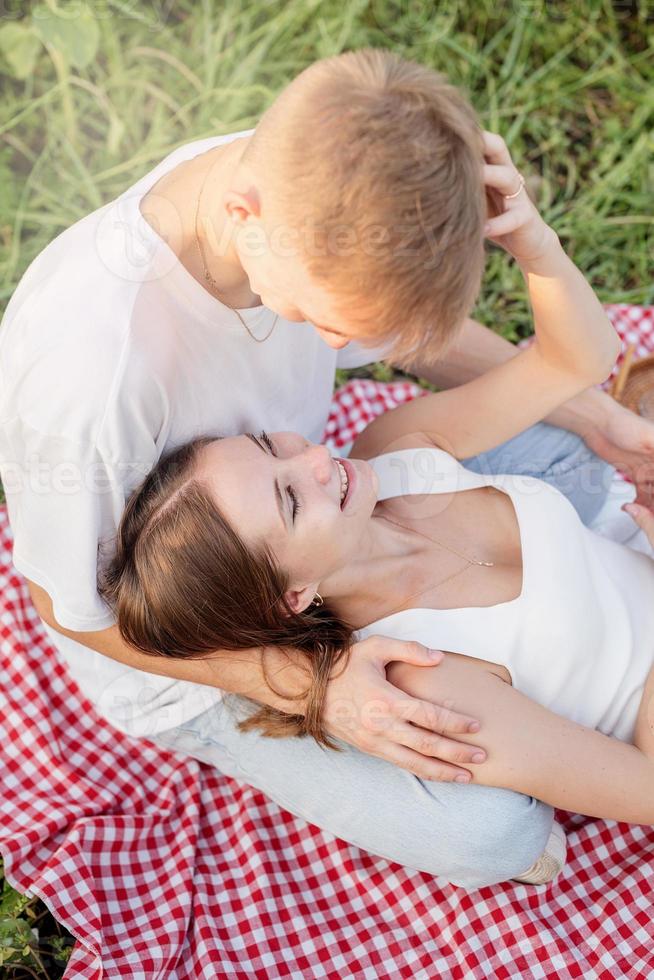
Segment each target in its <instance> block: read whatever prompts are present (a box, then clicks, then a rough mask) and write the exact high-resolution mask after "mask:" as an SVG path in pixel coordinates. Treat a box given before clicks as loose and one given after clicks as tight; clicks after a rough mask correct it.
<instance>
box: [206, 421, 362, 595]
mask: <svg viewBox="0 0 654 980" xmlns="http://www.w3.org/2000/svg"><path fill="white" fill-rule="evenodd" d="M197 472H198V476H202V477H203V478H204V479H205V480H206V482H207V483H208V485H209V486H210V488H211V491H212V493H213V495H214V498H215V500H216V503H217V505H218V507H219V508H220V510H221V512H222V513H223V515H224V516H225V518H226V519H227V520H228V521H229V523H230V524H231V525H232V527H233V528H234V530H236V531H237V532H238V534H239V535H240V536H241V537H242V538H243V540H244V541H245V542H246V543H247V544H248V545H249V546H251V547H255V548H256V547H258V546H260V545H261V544H266V545H267V546H268V547H269V548H270V550H271V552H272V554H273V556H274V558H275V560H276V562H277V563H278V565H279V567H280V568H281V569H283V570H284V571H285V572H286V573H287V574H288V576H289V592H293V593H295V592H297V595H289V601H291V603H292V604H293V605H294V606H296V609H297V610H301V609H304V608H306V607H307V606H308V605H309V603H310V602H311V601H312V599H313V596H314V593H315V591H316V587H317V585H318V583H319V582H320V581H323V580H324V579H325V578H326V577H327V576H328V575H330V574H332V573H333V572H335V571H337V570H339V569H342V568H343V567H344V566H345V565H347V564H348V563H349V562H350V561H351V560H352V559H353V558H354V557H356V555H357V553H358V552H359V553H360V546H361V544H362V542H363V539H364V536H365V532H366V528H367V526H368V523H369V520H370V516H371V514H372V512H373V510H374V507H375V503H376V501H377V493H378V489H379V484H378V480H377V475H376V473H375V472H374V470H373V469H372V467H371V466H370V465H369V464H368V463H367V462H365V461H364V460H361V459H340V458H338V460H337V458H332V456H331V455H330V453H329V450H328V449H327V448H326V447H325V446H318V445H315V444H314V443H311V442H308V441H307V440H306V439H305V438H304V437H303V436H301V435H298V434H297V433H295V432H272V433H270V434H268V435H267V434H266V433H261V434H260V435H258V436H254V435H243V436H235V437H233V438H228V439H217V440H215V441H214V442H211V443H209V444H208V445H207V446H205V447H204V449H203V450H202V455H201V457H200V463H199V466H198V471H197ZM344 493H345V496H343V494H344Z"/></svg>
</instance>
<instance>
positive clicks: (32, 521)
mask: <svg viewBox="0 0 654 980" xmlns="http://www.w3.org/2000/svg"><path fill="white" fill-rule="evenodd" d="M152 462H153V461H149V460H148V461H146V462H145V464H144V463H143V462H142V461H141V462H140V463H139V462H138V461H136V462H135V463H130V464H129V465H116V464H113V463H110V462H108V461H107V460H106V459H104V458H103V457H102V455H101V453H100V452H99V450H98V449H97V447H96V446H95V445H93V444H89V445H81V444H78V443H77V442H74V441H72V440H70V439H66V438H62V437H59V436H56V435H53V434H44V433H41V432H39V431H37V430H35V429H34V428H32V427H31V426H30V425H28V424H27V423H25V422H23V421H22V420H20V419H18V418H16V419H13V420H9V421H5V422H3V424H2V426H1V427H0V477H1V478H2V484H3V488H4V491H5V496H6V500H7V510H8V516H9V523H10V525H11V529H12V533H13V538H14V549H13V563H14V566H15V567H16V568H17V570H18V571H19V572H21V573H22V574H23V575H25V576H26V577H27V578H29V579H31V580H32V581H34V582H36V584H37V585H40V586H41V587H42V588H43V589H45V590H46V592H47V593H48V594H49V596H50V598H51V599H52V603H53V612H54V616H55V619H56V620H57V622H58V623H59V624H60V625H61V626H63V627H65V628H66V629H70V630H74V631H85V630H101V629H106V628H107V627H109V626H112V625H113V624H114V622H115V618H114V616H113V614H112V613H111V610H110V609H109V607H108V606H107V605H106V603H105V602H104V601H103V600H102V599H101V597H100V596H99V594H98V591H97V572H98V545H99V542H100V541H101V540H102V541H103V548H104V543H105V542H106V544H107V548H108V550H110V549H111V544H112V542H113V540H114V536H115V533H116V529H117V527H118V523H119V521H120V517H121V514H122V512H123V509H124V506H125V499H126V488H127V487H130V486H135V485H136V484H137V483H138V482H139V479H140V478H141V476H143V475H145V472H147V469H149V467H150V465H152ZM103 554H105V551H104V550H103Z"/></svg>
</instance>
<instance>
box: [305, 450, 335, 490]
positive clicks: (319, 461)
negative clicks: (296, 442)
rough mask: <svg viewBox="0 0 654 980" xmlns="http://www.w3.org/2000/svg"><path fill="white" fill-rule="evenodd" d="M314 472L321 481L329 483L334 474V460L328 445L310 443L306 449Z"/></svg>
mask: <svg viewBox="0 0 654 980" xmlns="http://www.w3.org/2000/svg"><path fill="white" fill-rule="evenodd" d="M304 452H305V455H306V456H307V458H308V459H309V462H310V464H311V467H312V470H313V474H314V476H315V478H316V479H317V480H318V481H319V482H320V483H329V481H330V480H331V478H332V476H333V471H334V460H333V459H332V457H331V453H330V452H329V449H327V446H316V445H309V446H307V448H306V449H305V451H304Z"/></svg>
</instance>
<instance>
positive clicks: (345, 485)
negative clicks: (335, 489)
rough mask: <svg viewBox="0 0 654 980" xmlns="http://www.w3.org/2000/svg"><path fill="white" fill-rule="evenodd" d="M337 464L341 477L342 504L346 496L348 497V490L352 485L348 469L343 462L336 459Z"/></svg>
mask: <svg viewBox="0 0 654 980" xmlns="http://www.w3.org/2000/svg"><path fill="white" fill-rule="evenodd" d="M336 465H337V466H338V471H339V473H340V477H341V504H342V503H343V501H344V500H345V498H346V497H347V491H348V490H349V487H350V481H349V480H348V476H347V470H346V469H345V467H344V466H343V464H342V463H340V462H339V461H338V460H336Z"/></svg>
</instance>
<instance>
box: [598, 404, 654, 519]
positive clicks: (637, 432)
mask: <svg viewBox="0 0 654 980" xmlns="http://www.w3.org/2000/svg"><path fill="white" fill-rule="evenodd" d="M605 401H606V406H603V407H604V408H606V409H607V410H606V411H605V412H604V414H601V415H600V417H599V421H598V424H597V425H594V426H593V427H592V429H591V430H590V431H588V432H585V433H583V436H584V439H585V441H586V444H587V445H588V446H589V447H590V449H592V450H593V452H595V453H597V455H598V456H601V458H602V459H605V460H606V461H607V462H609V463H612V464H613V466H615V467H616V469H618V470H620V472H621V473H625V474H626V475H627V476H628V477H629V479H630V480H633V482H634V484H635V486H636V491H637V497H636V502H637V503H639V504H643V505H644V506H645V507H652V506H653V505H654V422H651V421H650V420H649V419H644V418H642V417H641V416H640V415H636V413H635V412H631V411H629V409H628V408H625V407H624V406H623V405H619V404H618V402H616V401H614V400H613V399H612V398H610V397H609V396H608V395H606V397H605Z"/></svg>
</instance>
